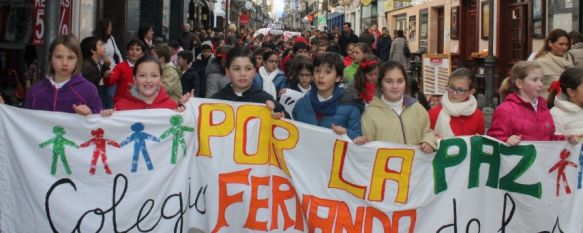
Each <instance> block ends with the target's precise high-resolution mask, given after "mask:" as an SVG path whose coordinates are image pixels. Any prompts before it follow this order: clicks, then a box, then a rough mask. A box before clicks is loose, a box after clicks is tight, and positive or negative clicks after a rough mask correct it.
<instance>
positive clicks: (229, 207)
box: [0, 99, 583, 233]
mask: <svg viewBox="0 0 583 233" xmlns="http://www.w3.org/2000/svg"><path fill="white" fill-rule="evenodd" d="M186 107H187V110H186V111H185V112H182V113H176V112H174V111H171V110H165V109H157V110H134V111H118V112H115V113H114V114H113V116H111V117H106V118H103V117H101V116H98V115H91V116H88V117H82V116H79V115H76V114H66V113H57V112H46V111H31V110H25V109H19V108H14V107H10V106H6V105H0V187H2V188H1V189H0V232H189V231H190V230H192V229H199V230H202V231H204V232H266V231H270V232H401V233H403V232H438V233H439V232H441V233H445V232H583V221H581V219H583V208H578V206H580V205H581V203H583V196H582V191H581V181H582V175H581V174H582V173H581V168H582V166H581V163H582V162H583V160H582V156H583V155H582V154H581V145H570V144H568V143H567V142H523V143H521V144H520V145H519V146H514V147H508V146H506V145H504V144H502V143H500V142H499V141H496V140H494V139H491V138H488V137H481V136H474V137H461V138H451V139H447V140H442V141H441V143H440V149H439V150H438V151H437V152H436V153H435V154H424V153H423V152H421V151H420V150H419V148H418V147H411V146H405V145H398V144H391V143H382V142H371V143H368V144H366V145H364V146H356V145H355V144H353V143H352V142H351V141H350V139H348V138H347V137H345V136H337V135H335V134H334V133H332V131H331V130H330V129H325V128H320V127H315V126H311V125H306V124H302V123H298V122H294V121H288V120H274V119H272V118H271V112H270V111H269V110H268V109H267V108H266V107H264V106H263V105H252V104H248V103H247V104H239V103H233V102H222V101H217V100H209V99H191V100H190V101H189V102H188V103H186Z"/></svg>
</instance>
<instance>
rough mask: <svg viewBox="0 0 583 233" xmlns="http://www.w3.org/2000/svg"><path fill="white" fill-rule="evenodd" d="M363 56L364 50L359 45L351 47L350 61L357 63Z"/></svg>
mask: <svg viewBox="0 0 583 233" xmlns="http://www.w3.org/2000/svg"><path fill="white" fill-rule="evenodd" d="M363 58H364V52H363V51H362V50H360V48H359V47H356V48H353V49H352V62H354V63H359V62H360V61H361V60H362V59H363Z"/></svg>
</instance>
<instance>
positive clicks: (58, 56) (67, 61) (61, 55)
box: [51, 44, 79, 78]
mask: <svg viewBox="0 0 583 233" xmlns="http://www.w3.org/2000/svg"><path fill="white" fill-rule="evenodd" d="M77 59H79V58H78V57H77V54H75V53H74V52H73V51H72V50H71V49H69V48H67V47H66V46H65V45H63V44H59V45H57V46H55V49H54V50H53V53H52V55H51V67H52V68H53V70H54V71H55V77H60V78H70V77H71V74H73V72H74V71H75V68H76V67H77Z"/></svg>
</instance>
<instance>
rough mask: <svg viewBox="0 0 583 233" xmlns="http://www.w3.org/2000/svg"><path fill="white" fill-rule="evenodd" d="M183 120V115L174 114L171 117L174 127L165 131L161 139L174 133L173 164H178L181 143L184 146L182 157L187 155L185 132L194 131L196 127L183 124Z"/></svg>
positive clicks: (171, 160) (171, 161)
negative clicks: (177, 158)
mask: <svg viewBox="0 0 583 233" xmlns="http://www.w3.org/2000/svg"><path fill="white" fill-rule="evenodd" d="M182 121H183V120H182V116H180V115H174V116H172V117H171V118H170V124H172V127H170V128H169V129H167V130H166V131H164V133H163V134H162V136H160V139H165V138H167V137H168V136H170V135H172V137H173V138H174V139H173V140H172V158H171V159H170V163H172V164H176V157H177V155H178V146H179V145H180V147H182V157H184V156H186V141H184V132H187V131H188V132H194V128H191V127H188V126H183V125H181V124H182Z"/></svg>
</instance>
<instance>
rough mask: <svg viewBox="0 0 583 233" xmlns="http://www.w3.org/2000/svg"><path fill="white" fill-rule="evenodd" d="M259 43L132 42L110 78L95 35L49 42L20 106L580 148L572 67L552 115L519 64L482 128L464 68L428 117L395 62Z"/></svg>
mask: <svg viewBox="0 0 583 233" xmlns="http://www.w3.org/2000/svg"><path fill="white" fill-rule="evenodd" d="M261 38H263V41H262V40H259V43H258V44H257V41H253V44H249V45H247V46H240V45H239V46H231V45H224V44H220V46H219V47H217V48H216V49H215V46H218V44H213V43H211V42H209V43H203V46H201V50H200V51H199V52H200V54H197V56H196V57H195V56H194V54H193V53H192V51H186V50H181V48H180V46H179V45H178V48H171V47H169V46H167V45H164V44H157V45H155V46H153V47H152V48H151V49H148V48H149V47H147V46H146V45H145V44H144V42H143V41H142V40H139V39H133V40H130V41H129V43H127V46H126V50H127V57H125V58H124V59H123V61H122V62H120V63H119V64H117V65H116V66H115V68H113V69H112V70H109V69H108V68H107V67H106V66H104V63H103V59H104V56H105V50H104V41H102V40H101V39H100V38H98V37H88V38H85V39H84V40H83V41H82V43H79V41H78V40H77V38H76V37H75V36H72V35H64V36H58V37H57V38H56V39H55V40H54V41H53V42H52V43H51V45H50V50H49V54H48V57H49V61H50V72H49V74H48V76H47V77H46V78H45V79H42V80H41V81H39V82H38V83H36V84H35V85H33V87H32V88H31V89H30V90H29V91H28V93H27V95H26V99H25V101H24V107H25V108H28V109H35V110H46V111H59V112H68V113H77V114H81V115H89V114H98V113H101V114H102V115H103V116H109V115H111V114H114V109H115V111H121V110H130V109H150V108H166V109H173V110H176V111H179V112H180V111H184V106H183V105H182V103H184V102H185V101H188V99H189V98H190V97H191V96H194V97H206V98H211V99H221V100H229V101H237V102H254V103H263V104H266V105H267V106H268V107H269V108H270V109H271V110H272V112H273V117H275V118H280V117H287V118H290V117H291V118H293V119H294V120H296V121H300V122H304V123H307V124H312V125H317V126H320V127H324V128H327V129H330V130H331V131H332V132H334V133H336V134H338V135H344V134H346V135H347V136H348V137H350V138H351V139H353V141H354V143H356V144H364V143H367V142H369V141H387V142H394V143H400V144H406V145H418V146H419V147H420V149H421V150H422V151H423V152H425V153H428V154H429V153H432V152H434V151H435V150H436V149H437V148H438V140H439V139H440V138H442V139H443V138H449V137H455V136H464V135H484V134H486V135H489V136H491V137H494V138H497V139H499V140H501V141H504V142H506V143H507V144H509V145H517V144H519V143H520V142H521V141H525V140H526V141H550V140H568V141H570V142H571V143H578V141H579V139H580V138H581V135H582V134H583V85H582V83H583V70H582V69H580V68H569V69H567V70H566V71H564V72H563V73H562V74H561V76H560V78H559V80H558V81H556V82H554V83H553V84H552V85H551V86H550V88H549V90H551V92H550V95H549V99H548V100H549V101H550V102H551V105H554V107H553V108H552V109H549V108H548V107H547V100H546V99H545V98H543V96H541V95H542V94H543V93H544V92H545V91H546V90H545V89H544V87H543V86H544V84H543V70H542V68H541V66H540V65H539V64H538V63H535V62H527V61H523V62H518V63H516V64H515V65H514V67H513V68H512V70H511V73H510V77H509V78H508V79H507V80H506V81H505V82H504V84H503V87H502V88H501V93H500V96H502V97H505V98H504V99H503V100H504V101H503V102H502V104H501V105H500V106H498V107H497V108H496V111H495V112H494V116H493V119H492V124H491V127H490V128H489V129H488V130H487V132H486V129H485V120H484V116H483V114H482V112H481V111H480V109H479V108H478V104H477V101H476V98H475V97H474V95H475V93H476V83H475V81H474V73H473V72H472V71H471V70H469V69H466V68H459V69H457V70H455V71H454V72H453V73H452V74H451V75H450V78H449V83H448V86H447V91H446V93H445V94H444V95H443V96H442V98H441V104H440V105H438V106H436V107H434V108H432V109H430V110H427V108H426V107H425V106H424V105H423V103H422V102H421V101H420V100H421V99H424V98H425V97H424V96H423V94H422V93H417V92H416V91H414V90H418V87H417V83H416V82H415V80H411V79H409V78H408V77H407V72H406V69H405V67H404V66H403V65H402V64H401V63H400V62H398V61H382V60H381V59H379V58H378V57H377V56H375V55H373V54H374V52H373V51H372V49H371V48H370V47H369V45H368V44H365V43H353V44H352V43H351V44H348V45H347V46H346V51H347V52H348V54H347V56H345V57H343V56H342V55H341V54H340V52H339V51H340V49H338V48H337V45H335V44H334V42H330V43H329V44H326V43H318V44H317V46H318V49H315V50H310V45H309V44H308V43H307V41H308V40H307V39H304V38H303V37H302V36H298V37H296V38H291V39H290V41H293V42H292V47H291V48H290V47H289V43H288V42H282V41H281V40H282V38H279V37H278V38H270V37H269V36H266V37H265V38H264V37H263V36H262V37H261ZM314 39H318V38H314ZM276 44H278V46H279V47H278V46H276ZM176 46H177V45H176V43H173V47H176ZM250 48H251V49H250ZM280 48H281V49H283V48H287V49H286V50H285V51H282V50H281V49H280ZM253 49H254V51H253ZM173 57H175V59H174V58H173ZM347 62H348V63H349V64H347ZM103 84H105V85H106V86H114V85H115V86H117V92H116V93H115V96H114V105H113V109H111V106H107V105H104V102H105V98H106V97H105V95H107V93H106V89H105V88H104V87H105V86H104V85H103ZM289 90H294V91H297V92H300V93H302V94H303V97H301V98H299V100H297V103H296V104H295V107H294V108H293V110H291V111H289V110H288V111H289V112H288V111H285V110H284V107H283V106H282V105H281V104H279V102H278V100H279V99H280V97H281V96H282V95H283V94H285V93H286V91H289ZM102 100H103V101H102ZM0 102H2V100H1V99H0Z"/></svg>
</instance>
